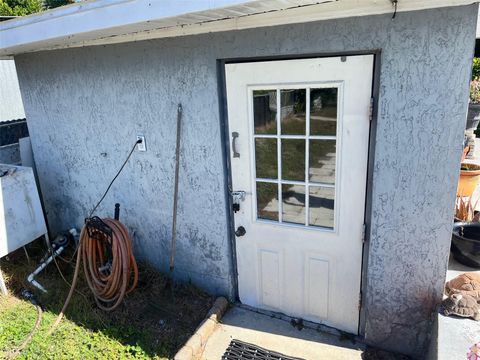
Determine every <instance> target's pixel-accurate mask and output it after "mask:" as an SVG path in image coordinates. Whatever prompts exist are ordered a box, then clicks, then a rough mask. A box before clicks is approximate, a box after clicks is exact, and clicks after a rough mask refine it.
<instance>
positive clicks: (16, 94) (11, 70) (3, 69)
mask: <svg viewBox="0 0 480 360" xmlns="http://www.w3.org/2000/svg"><path fill="white" fill-rule="evenodd" d="M24 118H25V111H24V109H23V102H22V96H21V94H20V88H19V87H18V77H17V70H16V68H15V62H14V61H13V60H0V122H2V121H9V120H17V119H24Z"/></svg>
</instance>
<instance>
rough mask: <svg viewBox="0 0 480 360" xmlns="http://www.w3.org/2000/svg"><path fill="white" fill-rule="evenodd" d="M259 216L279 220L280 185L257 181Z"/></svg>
mask: <svg viewBox="0 0 480 360" xmlns="http://www.w3.org/2000/svg"><path fill="white" fill-rule="evenodd" d="M257 218H259V219H266V220H276V221H278V185H277V184H273V183H265V182H260V181H257Z"/></svg>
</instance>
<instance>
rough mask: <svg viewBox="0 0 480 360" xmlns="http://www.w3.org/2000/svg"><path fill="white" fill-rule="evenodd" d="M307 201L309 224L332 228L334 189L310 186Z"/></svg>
mask: <svg viewBox="0 0 480 360" xmlns="http://www.w3.org/2000/svg"><path fill="white" fill-rule="evenodd" d="M308 202H309V210H310V213H309V214H310V216H309V224H310V225H312V226H321V227H326V228H331V229H333V221H334V218H333V215H334V208H335V207H334V205H335V189H334V188H325V187H320V186H310V191H309V199H308Z"/></svg>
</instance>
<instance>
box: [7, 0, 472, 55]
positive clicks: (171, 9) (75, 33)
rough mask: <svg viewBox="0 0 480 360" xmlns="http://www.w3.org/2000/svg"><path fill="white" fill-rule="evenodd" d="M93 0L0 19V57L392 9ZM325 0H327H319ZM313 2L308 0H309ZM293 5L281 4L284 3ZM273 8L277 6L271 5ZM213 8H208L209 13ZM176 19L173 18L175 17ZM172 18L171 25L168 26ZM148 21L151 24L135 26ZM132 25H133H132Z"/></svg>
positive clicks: (409, 4)
mask: <svg viewBox="0 0 480 360" xmlns="http://www.w3.org/2000/svg"><path fill="white" fill-rule="evenodd" d="M180 1H181V4H182V6H181V8H179V5H178V4H179V0H161V1H160V0H113V1H112V0H96V1H87V2H84V3H79V4H74V5H70V6H66V7H65V8H63V9H62V8H59V9H58V10H53V11H49V12H45V13H42V14H38V15H33V16H29V17H26V18H22V19H18V20H13V21H8V22H5V23H3V24H0V57H8V56H9V55H16V54H20V53H25V52H32V51H40V50H51V49H60V48H68V47H82V46H92V45H105V44H113V43H121V42H131V41H140V40H147V39H154V38H165V37H175V36H185V35H194V34H201V33H209V32H219V31H228V30H240V29H249V28H256V27H264V26H275V25H281V24H292V23H304V22H311V21H318V20H327V19H334V18H346V17H354V16H365V15H375V14H385V13H392V12H393V7H392V4H391V1H390V0H335V1H330V2H323V3H320V2H321V1H320V0H317V1H312V0H277V1H275V0H250V1H244V0H180ZM323 1H325V0H323ZM315 2H316V3H317V4H314V5H312V3H315ZM476 2H478V0H399V2H398V9H397V11H398V12H404V11H414V10H423V9H430V8H439V7H448V6H460V5H468V4H472V3H476ZM255 3H257V4H258V3H262V4H268V5H269V6H270V7H271V9H272V10H271V11H267V12H262V13H253V14H248V15H239V16H236V17H231V18H225V19H218V20H204V21H202V20H192V22H191V23H185V22H184V20H182V21H180V20H181V19H180V18H181V17H182V16H183V18H185V15H187V16H189V15H192V18H193V19H195V17H197V18H198V16H207V17H208V16H209V14H214V12H215V10H218V9H221V8H224V9H225V8H228V7H230V6H237V5H240V6H242V5H248V4H255ZM287 3H288V4H290V5H293V4H297V6H296V7H290V8H285V9H283V10H282V9H281V5H283V6H284V7H285V6H287V5H286V4H287ZM275 8H277V10H275ZM210 11H211V13H210ZM176 20H177V21H176ZM172 21H173V22H174V23H175V25H172ZM149 23H150V24H152V23H154V25H153V26H151V28H152V29H148V30H140V31H139V30H138V26H139V25H142V24H145V25H148V24H149ZM135 28H136V29H135Z"/></svg>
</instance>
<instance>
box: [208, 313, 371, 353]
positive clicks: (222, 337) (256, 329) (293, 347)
mask: <svg viewBox="0 0 480 360" xmlns="http://www.w3.org/2000/svg"><path fill="white" fill-rule="evenodd" d="M232 339H237V340H241V341H245V342H248V343H252V344H255V345H258V346H261V347H263V348H266V349H269V350H273V351H276V352H280V353H282V354H285V355H289V356H294V357H300V358H304V359H319V358H322V359H329V360H337V359H338V360H340V359H342V360H350V359H352V360H353V359H362V353H363V351H364V350H365V345H363V344H360V343H358V342H357V343H356V344H353V343H352V341H350V340H340V338H339V337H337V336H334V335H331V334H327V333H324V332H320V331H318V330H315V329H310V328H303V329H302V330H298V329H296V328H294V327H293V326H292V325H291V324H290V322H288V321H285V320H282V319H278V318H274V317H271V316H268V315H264V314H259V313H256V312H254V311H251V310H247V309H244V308H240V307H233V308H232V309H230V310H229V311H228V312H227V313H226V314H225V316H224V317H223V319H222V324H220V325H219V326H218V327H217V329H216V330H215V331H214V332H213V334H212V335H211V336H210V338H209V339H208V341H207V344H206V346H205V350H204V352H203V355H202V357H201V359H203V360H219V359H221V358H222V355H223V354H224V352H225V350H226V349H227V347H228V345H229V344H230V341H231V340H232Z"/></svg>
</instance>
